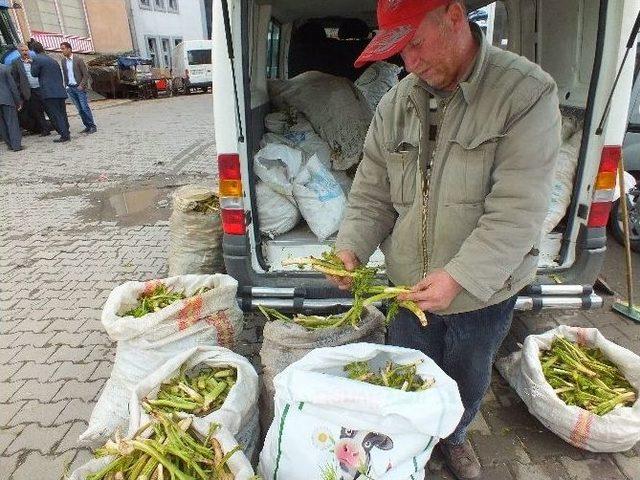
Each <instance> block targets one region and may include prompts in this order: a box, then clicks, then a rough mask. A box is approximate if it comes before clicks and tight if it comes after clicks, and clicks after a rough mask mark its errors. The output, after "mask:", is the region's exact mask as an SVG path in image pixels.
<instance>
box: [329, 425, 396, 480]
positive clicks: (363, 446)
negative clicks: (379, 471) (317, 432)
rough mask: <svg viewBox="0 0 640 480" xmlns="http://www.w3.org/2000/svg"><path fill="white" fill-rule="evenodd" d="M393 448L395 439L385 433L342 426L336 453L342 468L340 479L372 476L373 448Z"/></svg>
mask: <svg viewBox="0 0 640 480" xmlns="http://www.w3.org/2000/svg"><path fill="white" fill-rule="evenodd" d="M374 448H377V449H379V450H391V449H392V448H393V440H391V438H389V437H388V436H387V435H385V434H383V433H376V432H367V431H361V430H351V429H348V428H344V427H342V428H341V429H340V438H339V439H338V441H337V442H336V444H335V448H334V453H335V456H336V460H337V462H338V464H339V465H340V470H342V475H341V476H340V480H357V479H358V478H360V479H362V480H363V479H365V478H370V477H369V471H370V470H371V465H370V464H371V450H372V449H374Z"/></svg>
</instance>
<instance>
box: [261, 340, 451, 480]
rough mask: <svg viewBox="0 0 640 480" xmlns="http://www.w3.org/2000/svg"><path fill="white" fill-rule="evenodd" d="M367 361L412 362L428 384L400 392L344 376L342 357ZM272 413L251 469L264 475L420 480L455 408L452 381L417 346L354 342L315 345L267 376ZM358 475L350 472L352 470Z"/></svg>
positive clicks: (276, 478) (273, 479)
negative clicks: (271, 389) (270, 380)
mask: <svg viewBox="0 0 640 480" xmlns="http://www.w3.org/2000/svg"><path fill="white" fill-rule="evenodd" d="M354 361H369V362H370V364H371V365H372V368H374V369H378V368H379V367H381V366H383V365H384V364H385V363H386V362H387V361H393V362H395V363H401V364H409V363H414V362H421V363H419V364H418V367H417V372H418V374H419V375H420V376H422V377H423V378H432V379H434V380H435V383H434V385H433V386H432V387H431V388H429V389H427V390H424V391H421V392H403V391H400V390H395V389H391V388H386V387H380V386H376V385H370V384H368V383H365V382H359V381H355V380H349V379H347V378H345V373H344V372H343V367H344V365H346V364H348V363H350V362H354ZM274 384H275V389H276V397H275V418H274V421H273V423H272V424H271V428H269V432H268V433H267V437H266V439H265V444H264V449H263V450H262V452H261V454H260V463H259V466H258V471H259V474H260V475H262V477H263V478H268V479H270V480H299V479H303V478H304V479H306V478H309V479H311V478H343V479H353V478H375V479H376V480H392V479H393V480H400V479H402V480H409V479H410V478H413V479H415V480H421V479H423V478H424V467H425V465H426V463H427V461H428V459H429V457H430V455H431V452H432V450H433V447H434V446H435V445H436V443H437V442H438V439H439V438H442V437H447V436H448V435H449V434H451V432H452V431H453V430H454V429H455V427H456V425H457V424H458V422H459V421H460V418H461V417H462V412H463V406H462V402H461V400H460V395H459V393H458V386H457V384H456V382H455V381H454V380H452V379H451V378H450V377H448V376H447V375H446V374H445V373H444V372H443V371H442V370H441V369H440V368H439V367H438V366H437V365H436V364H435V363H434V362H433V360H431V359H429V358H428V357H427V356H426V355H424V354H423V353H422V352H419V351H417V350H411V349H407V348H402V347H393V346H389V345H387V346H385V345H374V344H368V343H355V344H351V345H344V346H340V347H332V348H319V349H316V350H314V351H312V352H311V353H309V354H308V355H306V356H305V357H304V358H303V359H301V360H299V361H297V362H296V363H293V364H292V365H290V366H289V367H287V368H286V369H285V370H284V371H283V372H282V373H280V374H278V375H276V377H275V379H274ZM360 469H362V470H364V471H366V475H360V476H359V475H358V470H360Z"/></svg>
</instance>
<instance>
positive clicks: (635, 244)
mask: <svg viewBox="0 0 640 480" xmlns="http://www.w3.org/2000/svg"><path fill="white" fill-rule="evenodd" d="M636 208H638V207H636ZM621 216H622V208H621V207H620V200H619V199H618V200H616V201H615V202H613V204H612V205H611V214H610V215H609V223H608V225H607V227H608V230H609V232H610V233H611V235H613V238H615V239H616V241H617V242H618V243H620V245H624V230H623V226H622V217H621ZM629 228H630V230H633V231H631V232H630V234H631V235H630V237H631V238H630V242H629V243H630V245H631V250H633V251H634V252H638V253H640V231H637V230H634V229H633V226H632V225H629ZM634 237H635V238H634Z"/></svg>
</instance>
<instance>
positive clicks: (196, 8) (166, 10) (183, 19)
mask: <svg viewBox="0 0 640 480" xmlns="http://www.w3.org/2000/svg"><path fill="white" fill-rule="evenodd" d="M128 1H129V2H130V7H131V11H130V15H131V20H132V21H131V25H132V27H131V30H132V36H133V37H134V43H135V49H136V50H137V51H138V52H139V53H140V55H142V56H146V57H148V58H151V59H152V60H153V63H154V66H155V67H158V68H171V54H172V52H173V49H174V48H175V46H176V45H178V44H179V43H180V42H182V41H184V40H205V39H208V38H210V34H209V33H208V26H207V18H208V16H207V6H209V11H210V4H211V0H128Z"/></svg>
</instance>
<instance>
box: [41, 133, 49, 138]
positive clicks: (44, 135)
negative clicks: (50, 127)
mask: <svg viewBox="0 0 640 480" xmlns="http://www.w3.org/2000/svg"><path fill="white" fill-rule="evenodd" d="M49 135H51V132H42V133H41V134H40V136H41V137H48V136H49Z"/></svg>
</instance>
